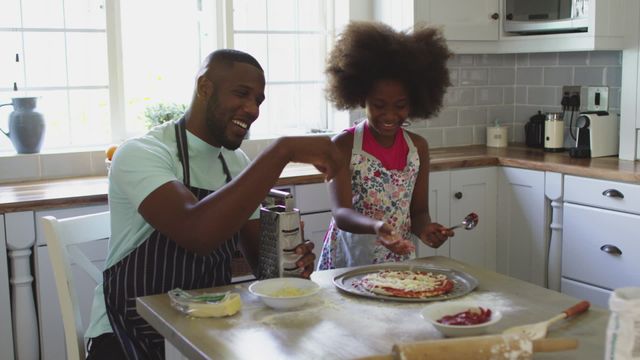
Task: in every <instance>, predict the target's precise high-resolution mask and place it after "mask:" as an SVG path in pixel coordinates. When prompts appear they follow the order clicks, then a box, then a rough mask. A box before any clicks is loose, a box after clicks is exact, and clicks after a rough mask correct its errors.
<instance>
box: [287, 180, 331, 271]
mask: <svg viewBox="0 0 640 360" xmlns="http://www.w3.org/2000/svg"><path fill="white" fill-rule="evenodd" d="M295 197H296V207H297V208H298V209H300V214H301V216H300V218H301V219H302V221H304V237H305V239H308V240H311V241H312V242H313V245H314V247H313V253H314V254H315V255H316V261H315V263H314V269H315V267H316V266H317V265H318V259H319V258H320V252H322V245H323V243H324V237H325V235H326V234H327V231H328V230H329V223H330V222H331V207H332V205H331V198H330V197H329V187H328V185H327V184H326V183H316V184H304V185H296V186H295Z"/></svg>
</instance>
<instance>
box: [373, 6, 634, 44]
mask: <svg viewBox="0 0 640 360" xmlns="http://www.w3.org/2000/svg"><path fill="white" fill-rule="evenodd" d="M633 1H635V0H615V1H607V0H591V1H590V6H589V10H590V12H589V30H588V31H587V32H584V33H570V34H544V35H519V34H513V33H505V32H503V31H502V21H503V19H504V16H505V10H504V9H505V6H504V4H505V1H504V0H414V1H413V3H412V4H411V6H413V14H414V16H413V18H414V23H415V24H419V23H423V24H428V25H436V26H440V27H441V28H442V29H443V33H444V37H445V38H446V39H447V42H448V45H449V47H450V48H451V49H452V50H453V51H454V52H455V53H462V54H489V53H523V52H554V51H592V50H622V49H624V48H626V47H628V46H627V45H625V31H627V30H626V29H625V23H627V22H638V18H637V15H638V14H637V13H633V16H626V15H627V14H625V8H626V5H627V4H630V5H631V6H632V7H633V6H634V5H635V4H633V3H632V2H633ZM634 8H635V7H634ZM381 19H382V20H383V21H384V20H385V19H384V17H381ZM621 19H624V20H621ZM403 25H406V26H405V27H404V28H408V27H409V26H410V25H412V24H403Z"/></svg>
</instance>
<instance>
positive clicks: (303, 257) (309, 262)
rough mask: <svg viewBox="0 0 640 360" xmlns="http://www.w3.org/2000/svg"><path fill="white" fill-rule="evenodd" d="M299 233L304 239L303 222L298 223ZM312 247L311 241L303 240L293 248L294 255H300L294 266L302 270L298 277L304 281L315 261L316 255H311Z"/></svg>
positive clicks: (309, 274)
mask: <svg viewBox="0 0 640 360" xmlns="http://www.w3.org/2000/svg"><path fill="white" fill-rule="evenodd" d="M300 232H301V236H302V238H303V239H304V221H300ZM314 246H315V245H314V244H313V243H312V242H311V241H309V240H305V241H304V242H303V243H302V244H300V245H298V246H296V247H295V251H296V254H298V255H300V258H299V259H298V260H297V261H296V266H297V267H298V268H302V269H303V270H302V272H301V273H300V276H301V277H303V278H305V279H308V278H309V277H310V276H311V273H312V272H313V270H314V269H313V262H314V260H315V259H316V255H315V254H314V253H313V247H314Z"/></svg>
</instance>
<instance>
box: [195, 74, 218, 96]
mask: <svg viewBox="0 0 640 360" xmlns="http://www.w3.org/2000/svg"><path fill="white" fill-rule="evenodd" d="M213 86H214V85H213V82H212V81H211V80H209V78H207V76H206V75H201V76H200V77H198V85H197V88H196V91H197V96H198V98H199V99H205V100H206V99H209V97H211V94H212V93H213Z"/></svg>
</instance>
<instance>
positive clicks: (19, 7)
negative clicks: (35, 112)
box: [0, 0, 110, 151]
mask: <svg viewBox="0 0 640 360" xmlns="http://www.w3.org/2000/svg"><path fill="white" fill-rule="evenodd" d="M0 44H2V46H1V47H0V102H2V103H8V102H11V98H12V97H17V96H36V97H38V109H39V110H40V111H41V112H42V113H43V114H45V119H46V124H47V130H46V137H45V146H46V147H48V148H59V147H68V146H83V145H92V144H100V143H108V142H109V140H110V132H109V127H110V126H109V87H108V84H109V81H108V57H107V38H106V27H105V6H104V2H103V0H82V1H81V0H65V1H64V2H63V1H38V0H3V4H2V11H0ZM5 109H6V110H5ZM1 110H2V111H0V127H2V128H3V129H5V131H8V126H7V125H8V124H7V119H8V114H9V112H10V111H11V108H10V107H3V108H1ZM88 135H90V136H88ZM12 149H13V147H12V146H11V143H10V142H9V140H8V139H7V138H6V137H4V136H2V137H1V139H0V151H2V150H12Z"/></svg>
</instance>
